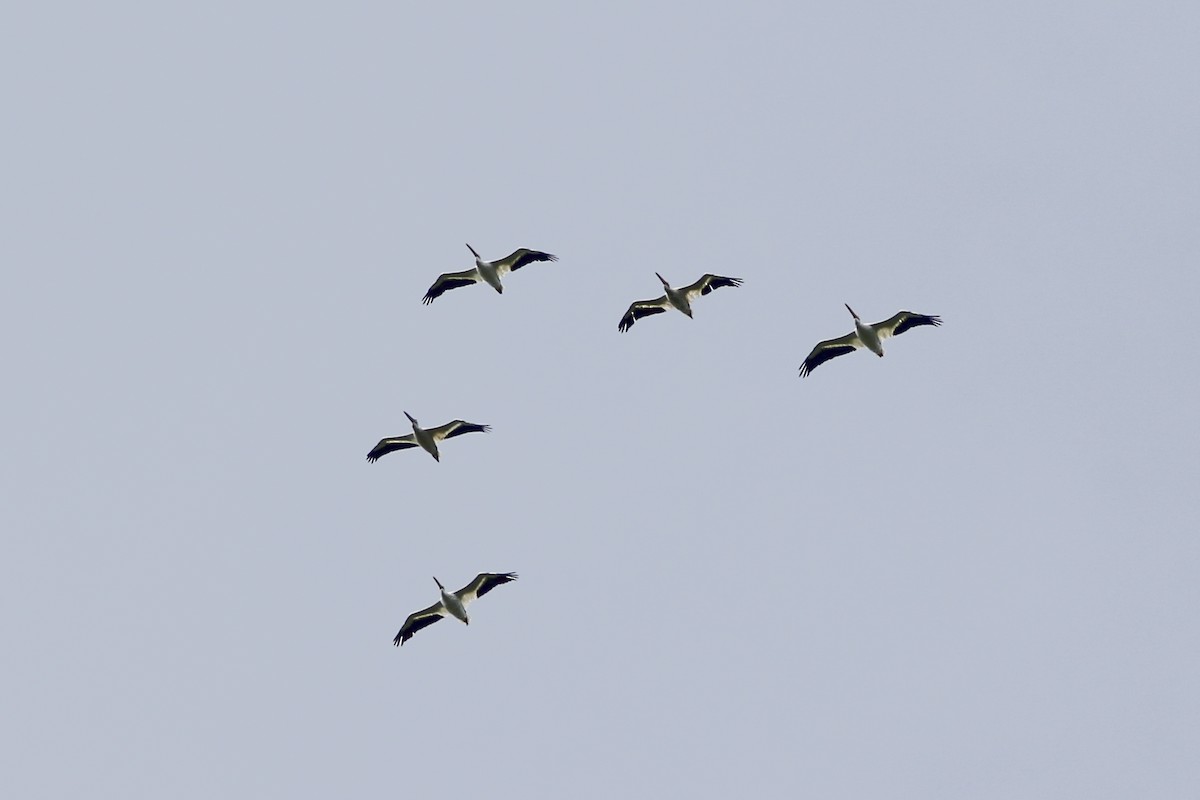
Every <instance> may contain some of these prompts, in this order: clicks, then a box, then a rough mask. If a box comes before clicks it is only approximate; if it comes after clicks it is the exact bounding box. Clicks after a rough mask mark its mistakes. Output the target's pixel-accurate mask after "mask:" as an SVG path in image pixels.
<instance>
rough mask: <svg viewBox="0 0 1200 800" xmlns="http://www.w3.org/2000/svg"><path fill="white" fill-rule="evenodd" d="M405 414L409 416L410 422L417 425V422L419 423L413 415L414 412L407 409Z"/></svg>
mask: <svg viewBox="0 0 1200 800" xmlns="http://www.w3.org/2000/svg"><path fill="white" fill-rule="evenodd" d="M404 416H406V417H408V421H409V422H411V423H412V424H413V425H416V424H417V421H416V420H415V419H413V415H412V414H410V413H408V412H407V411H405V412H404Z"/></svg>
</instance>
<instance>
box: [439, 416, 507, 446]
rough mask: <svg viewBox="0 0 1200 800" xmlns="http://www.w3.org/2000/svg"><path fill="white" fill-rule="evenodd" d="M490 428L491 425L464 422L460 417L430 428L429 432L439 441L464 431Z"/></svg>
mask: <svg viewBox="0 0 1200 800" xmlns="http://www.w3.org/2000/svg"><path fill="white" fill-rule="evenodd" d="M491 429H492V426H491V425H477V424H475V423H474V422H464V421H463V420H461V419H456V420H453V421H451V422H447V423H446V424H445V425H438V426H437V427H436V428H430V429H429V433H430V435H431V436H433V438H434V439H435V440H436V441H439V442H440V441H442V440H443V439H453V438H454V437H455V436H461V435H462V434H464V433H487V432H488V431H490V430H491Z"/></svg>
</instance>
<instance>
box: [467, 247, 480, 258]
mask: <svg viewBox="0 0 1200 800" xmlns="http://www.w3.org/2000/svg"><path fill="white" fill-rule="evenodd" d="M467 249H468V250H470V251H471V255H473V256H475V257H476V258H479V253H476V252H475V248H474V247H471V245H467Z"/></svg>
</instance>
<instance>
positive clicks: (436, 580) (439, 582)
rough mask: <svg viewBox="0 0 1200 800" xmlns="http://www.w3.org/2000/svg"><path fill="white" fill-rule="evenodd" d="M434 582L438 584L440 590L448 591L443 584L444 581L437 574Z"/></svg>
mask: <svg viewBox="0 0 1200 800" xmlns="http://www.w3.org/2000/svg"><path fill="white" fill-rule="evenodd" d="M433 582H434V583H436V584H437V587H438V589H439V590H440V591H443V592H444V591H446V587H445V586H442V582H441V581H439V580H438V579H437V576H436V575H435V576H434V577H433Z"/></svg>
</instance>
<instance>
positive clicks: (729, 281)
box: [679, 273, 742, 300]
mask: <svg viewBox="0 0 1200 800" xmlns="http://www.w3.org/2000/svg"><path fill="white" fill-rule="evenodd" d="M741 285H742V279H741V278H726V277H725V276H724V275H713V274H711V273H709V274H708V275H702V276H701V277H700V280H698V281H696V282H695V283H693V284H692V285H690V286H684V287H683V288H682V289H680V290H679V291H681V292H683V293H684V294H685V295H687V298H688V300H695V299H696V298H697V297H699V296H700V295H704V294H708V293H710V292H715V291H716V290H717V289H720V288H721V287H723V286H741Z"/></svg>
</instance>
